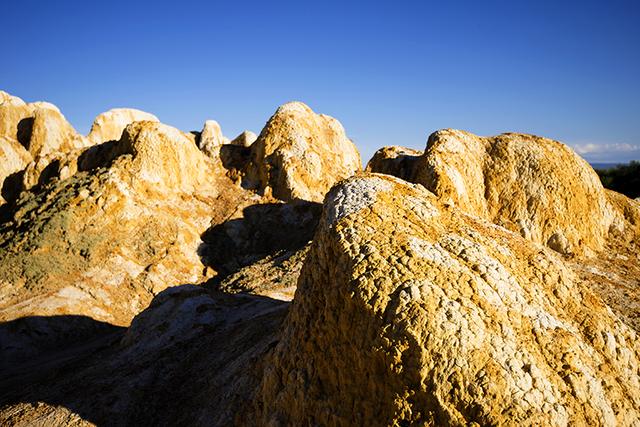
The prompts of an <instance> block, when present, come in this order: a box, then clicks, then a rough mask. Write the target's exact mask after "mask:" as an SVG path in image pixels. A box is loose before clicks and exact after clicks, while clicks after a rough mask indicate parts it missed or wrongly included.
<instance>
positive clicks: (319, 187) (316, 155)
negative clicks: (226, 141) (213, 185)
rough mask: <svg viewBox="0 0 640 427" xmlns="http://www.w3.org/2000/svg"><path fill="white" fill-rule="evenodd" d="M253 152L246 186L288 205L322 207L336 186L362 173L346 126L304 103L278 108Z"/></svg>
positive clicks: (356, 151)
mask: <svg viewBox="0 0 640 427" xmlns="http://www.w3.org/2000/svg"><path fill="white" fill-rule="evenodd" d="M251 148H252V160H251V163H250V164H249V166H248V168H247V173H246V176H245V179H244V181H243V182H245V183H246V185H247V186H248V187H250V188H256V189H260V190H262V191H264V190H266V191H270V192H271V193H272V194H273V195H274V196H275V197H277V198H278V199H281V200H285V201H288V200H294V199H301V200H307V201H312V202H320V201H322V199H323V198H324V195H325V194H326V192H327V191H328V190H329V188H331V186H333V185H334V184H335V183H336V182H338V181H340V180H341V179H344V178H347V177H349V176H351V175H353V174H354V173H356V172H358V171H359V170H360V169H361V164H360V155H359V154H358V150H357V149H356V147H355V145H353V143H352V142H351V141H350V140H349V138H347V136H346V134H345V131H344V129H343V127H342V125H341V124H340V123H339V122H338V121H337V120H336V119H334V118H332V117H329V116H325V115H324V114H316V113H314V112H313V111H312V110H311V109H310V108H309V107H307V106H306V105H304V104H303V103H301V102H290V103H288V104H285V105H283V106H281V107H280V108H278V110H277V111H276V112H275V114H274V115H273V116H272V117H271V118H270V119H269V121H268V122H267V125H266V126H265V128H264V129H263V130H262V132H261V133H260V136H259V137H258V140H257V141H256V142H254V143H253V144H252V146H251Z"/></svg>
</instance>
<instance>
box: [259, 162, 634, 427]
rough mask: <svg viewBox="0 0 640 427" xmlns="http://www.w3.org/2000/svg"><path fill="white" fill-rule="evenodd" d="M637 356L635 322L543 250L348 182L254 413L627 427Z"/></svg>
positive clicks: (355, 420)
mask: <svg viewBox="0 0 640 427" xmlns="http://www.w3.org/2000/svg"><path fill="white" fill-rule="evenodd" d="M639 363H640V341H639V340H638V338H637V336H636V333H635V332H634V331H633V330H631V329H630V328H629V327H628V326H626V325H625V324H624V323H623V322H621V321H620V320H619V319H618V318H616V317H615V316H614V315H613V314H612V313H611V311H610V310H609V309H608V308H607V306H606V305H605V304H604V303H603V302H602V301H601V300H600V299H599V298H598V297H596V296H595V295H594V294H593V293H592V292H591V291H590V290H589V289H588V287H587V286H584V284H583V283H581V282H580V280H579V279H578V278H577V277H576V276H575V275H574V274H573V273H572V272H571V271H570V270H569V269H567V268H566V267H565V266H564V265H563V262H562V260H561V259H560V258H558V257H557V256H556V255H554V254H553V253H552V252H550V251H548V250H541V249H540V247H539V246H536V245H533V244H531V243H529V242H527V241H526V240H524V239H522V238H520V237H519V236H517V235H515V234H513V233H511V232H508V231H507V230H505V229H503V228H500V227H496V226H494V225H492V224H489V223H486V222H484V221H482V220H480V219H478V218H477V217H472V216H468V215H465V214H463V213H462V212H461V211H459V210H457V209H455V208H452V207H451V206H450V205H447V204H444V203H442V202H441V201H440V200H438V199H437V198H436V196H434V195H433V194H431V193H430V192H428V191H426V190H425V189H424V188H422V187H420V186H412V185H409V184H407V183H403V182H402V181H399V180H396V179H394V178H391V177H384V176H383V175H378V176H367V177H357V178H353V179H351V180H349V181H347V182H345V183H344V184H342V185H339V186H337V187H336V188H334V189H333V190H332V191H331V193H330V194H329V195H328V196H327V200H326V202H325V206H324V213H323V218H322V220H321V225H320V226H319V230H318V232H317V234H316V237H315V239H314V242H313V244H312V247H311V251H310V254H309V256H308V258H307V260H306V262H305V265H304V267H303V271H302V275H301V277H300V280H299V283H298V290H297V293H296V297H295V300H294V302H293V307H292V308H291V310H290V313H289V315H288V318H287V320H286V322H285V323H284V324H283V326H282V334H281V337H280V340H279V343H278V345H277V346H276V347H275V349H274V352H273V354H272V355H271V356H270V357H269V358H268V360H267V361H266V362H265V366H266V368H265V374H264V376H263V379H262V382H261V386H260V389H259V392H258V396H259V397H258V400H257V401H258V402H259V403H258V406H257V407H258V414H259V417H260V418H258V422H257V424H285V425H286V424H298V425H300V424H303V425H372V424H375V425H414V424H416V425H469V424H474V425H497V424H519V423H531V424H539V425H616V424H617V425H631V424H633V423H634V422H637V420H638V417H639V414H640V412H639V411H640V382H639V380H638V378H639V377H638V369H639V368H640V365H639ZM250 418H251V416H250ZM476 423H477V424H476Z"/></svg>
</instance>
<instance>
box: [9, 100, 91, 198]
mask: <svg viewBox="0 0 640 427" xmlns="http://www.w3.org/2000/svg"><path fill="white" fill-rule="evenodd" d="M89 144H90V143H89V142H88V140H87V139H86V138H85V137H83V136H82V135H79V134H78V133H77V132H76V130H75V129H74V128H73V127H72V126H71V125H70V124H69V122H67V120H66V119H65V118H64V116H63V115H62V113H60V111H59V110H58V108H57V107H56V106H55V105H52V104H49V103H47V102H33V103H29V104H26V103H25V102H24V101H22V100H21V99H20V98H17V97H12V96H11V95H8V94H6V93H4V92H3V93H2V96H1V97H0V153H2V154H4V157H5V159H6V160H7V163H6V164H3V165H1V166H0V186H2V196H3V198H4V199H5V201H6V200H13V199H15V198H16V197H17V196H18V194H19V193H20V192H21V191H22V190H27V189H29V188H31V187H33V186H34V185H36V184H38V183H42V182H44V181H46V180H47V177H48V176H49V175H51V173H50V171H49V169H50V166H51V168H55V165H52V164H51V163H52V162H55V161H59V160H60V159H62V158H64V157H65V156H67V155H68V154H70V153H72V152H74V151H78V150H80V149H83V148H86V147H87V146H88V145H89ZM27 169H28V172H27ZM8 171H11V172H9V173H8ZM43 173H44V175H45V176H41V175H42V174H43ZM11 175H13V176H11ZM63 175H64V173H63ZM9 177H10V179H9V180H7V181H5V180H6V179H7V178H9Z"/></svg>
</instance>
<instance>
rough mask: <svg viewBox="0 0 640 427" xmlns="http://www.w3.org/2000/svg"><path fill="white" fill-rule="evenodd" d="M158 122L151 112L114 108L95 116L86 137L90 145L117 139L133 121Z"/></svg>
mask: <svg viewBox="0 0 640 427" xmlns="http://www.w3.org/2000/svg"><path fill="white" fill-rule="evenodd" d="M141 121H148V122H158V121H159V120H158V118H157V117H156V116H154V115H153V114H150V113H146V112H144V111H140V110H136V109H134V108H114V109H111V110H109V111H106V112H104V113H102V114H100V115H98V117H96V118H95V120H94V121H93V124H92V125H91V130H90V131H89V134H88V135H87V139H88V140H89V141H90V142H91V144H92V145H95V144H100V143H102V142H107V141H118V140H119V139H120V138H121V137H122V132H123V131H124V129H125V128H126V127H127V126H128V125H129V124H131V123H133V122H141Z"/></svg>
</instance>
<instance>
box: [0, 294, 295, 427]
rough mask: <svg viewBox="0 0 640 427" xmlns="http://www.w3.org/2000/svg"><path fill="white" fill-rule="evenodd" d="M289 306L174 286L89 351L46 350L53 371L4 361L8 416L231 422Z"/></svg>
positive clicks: (30, 421) (1, 399) (0, 408)
mask: <svg viewBox="0 0 640 427" xmlns="http://www.w3.org/2000/svg"><path fill="white" fill-rule="evenodd" d="M287 306H288V304H287V303H285V302H282V301H275V300H271V299H269V298H264V297H258V296H254V295H228V294H222V293H219V292H212V291H209V290H207V289H204V288H203V287H200V286H191V285H185V286H178V287H174V288H171V289H167V290H166V291H164V292H162V293H161V294H159V295H158V296H156V297H155V298H154V300H153V302H152V304H151V305H150V306H149V307H148V308H147V309H146V310H145V311H143V312H142V313H140V315H139V316H137V317H136V318H135V319H134V321H133V322H132V324H131V327H130V328H128V329H127V330H126V331H122V330H119V331H109V332H108V333H101V334H96V335H95V336H93V337H92V341H91V342H92V343H93V344H92V346H89V348H88V352H89V353H90V355H91V357H86V353H82V351H83V349H82V348H65V349H64V350H59V351H57V352H56V351H51V352H50V353H49V354H47V358H46V359H45V361H46V363H48V364H49V370H47V371H37V370H34V369H33V368H32V367H31V369H29V368H30V366H24V364H25V362H26V360H25V359H23V360H20V361H18V362H17V367H14V370H17V371H18V372H16V375H12V376H9V377H3V376H2V371H0V378H2V379H3V381H1V382H0V424H2V425H25V426H31V425H38V423H39V422H40V423H42V424H41V425H68V423H74V424H73V425H82V426H84V425H189V426H210V425H214V426H215V425H219V426H222V425H233V421H234V419H235V418H236V417H237V416H238V415H239V414H240V413H241V412H242V411H243V410H242V409H241V408H243V407H244V408H246V405H247V400H246V398H247V397H248V396H250V394H251V392H252V390H253V388H254V387H255V378H253V377H252V376H251V375H250V374H249V371H248V369H249V368H250V367H251V366H252V365H253V364H254V362H255V361H256V358H258V357H260V355H261V354H263V353H265V352H266V351H268V349H269V347H270V346H271V345H272V343H273V338H274V333H275V331H276V330H277V328H278V326H279V325H280V323H281V321H282V318H283V317H284V315H285V314H286V309H287ZM58 320H59V322H60V323H61V324H62V323H64V320H65V319H63V318H61V319H58ZM1 333H2V327H1V326H0V337H1V336H2V335H1ZM3 343H4V342H3ZM84 351H85V352H86V351H87V349H84ZM31 361H32V362H33V361H34V359H31ZM35 361H37V362H39V366H42V364H43V360H38V359H35ZM26 364H27V365H28V364H29V363H28V362H27V363H26ZM25 382H28V383H30V384H31V386H28V385H26V384H25ZM152 397H153V398H152ZM30 402H37V403H33V404H32V403H30Z"/></svg>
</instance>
